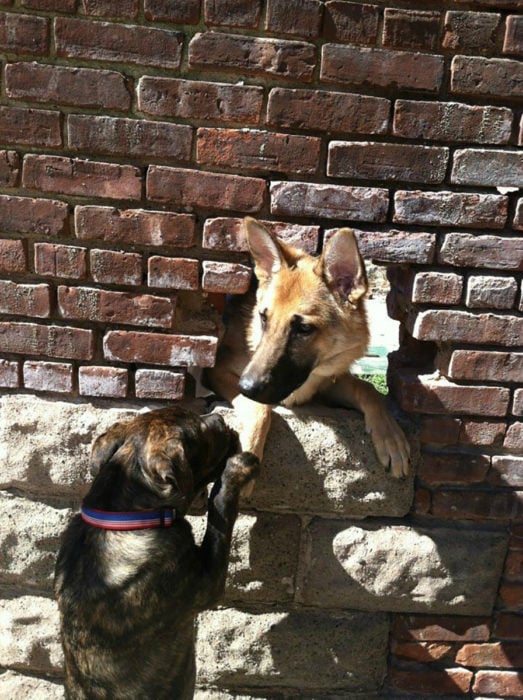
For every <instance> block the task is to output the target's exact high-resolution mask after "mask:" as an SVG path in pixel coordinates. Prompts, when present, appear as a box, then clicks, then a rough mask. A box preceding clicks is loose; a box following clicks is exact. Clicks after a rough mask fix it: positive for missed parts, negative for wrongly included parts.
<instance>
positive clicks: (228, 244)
mask: <svg viewBox="0 0 523 700" xmlns="http://www.w3.org/2000/svg"><path fill="white" fill-rule="evenodd" d="M262 223H263V225H264V226H265V227H266V228H268V230H269V231H270V232H271V233H272V234H273V235H274V236H277V237H278V238H280V239H281V240H282V241H284V242H285V243H288V244H289V245H291V246H294V247H296V248H300V249H302V250H305V251H306V252H307V253H310V254H314V253H316V252H317V250H318V241H319V235H320V228H319V226H306V225H301V224H286V223H283V222H279V221H262ZM202 246H203V248H207V249H211V250H224V251H239V252H247V251H248V250H249V246H248V244H247V239H246V237H245V232H244V225H243V219H233V218H227V217H220V218H216V219H207V220H206V222H205V224H204V226H203V242H202Z"/></svg>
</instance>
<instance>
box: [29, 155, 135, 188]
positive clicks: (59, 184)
mask: <svg viewBox="0 0 523 700" xmlns="http://www.w3.org/2000/svg"><path fill="white" fill-rule="evenodd" d="M22 183H23V186H24V187H28V188H30V189H35V190H40V191H41V192H57V193H59V194H70V195H79V196H84V197H110V198H112V199H140V198H141V190H142V181H141V173H140V170H139V169H138V168H135V167H133V166H131V165H115V164H114V163H99V162H95V161H90V160H80V159H78V158H66V157H63V156H46V155H27V156H25V158H24V169H23V175H22Z"/></svg>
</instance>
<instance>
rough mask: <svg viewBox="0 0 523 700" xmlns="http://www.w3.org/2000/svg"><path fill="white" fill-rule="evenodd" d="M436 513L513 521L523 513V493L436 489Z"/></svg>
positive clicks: (453, 517)
mask: <svg viewBox="0 0 523 700" xmlns="http://www.w3.org/2000/svg"><path fill="white" fill-rule="evenodd" d="M432 515H433V516H435V517H437V518H444V519H456V520H480V521H482V520H500V521H506V520H513V519H514V518H521V517H522V516H523V494H518V493H517V492H513V491H505V492H500V493H496V492H494V491H492V490H490V491H469V490H459V491H458V490H456V491H436V492H435V493H434V494H433V497H432ZM522 602H523V601H522Z"/></svg>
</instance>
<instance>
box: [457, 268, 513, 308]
mask: <svg viewBox="0 0 523 700" xmlns="http://www.w3.org/2000/svg"><path fill="white" fill-rule="evenodd" d="M517 291H518V285H517V282H516V280H515V278H514V277H491V276H488V275H481V276H476V275H471V276H470V277H469V279H468V284H467V298H466V302H465V303H466V305H467V306H468V307H470V308H483V309H510V308H512V306H513V305H514V302H515V301H516V294H517Z"/></svg>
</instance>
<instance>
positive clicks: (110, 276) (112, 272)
mask: <svg viewBox="0 0 523 700" xmlns="http://www.w3.org/2000/svg"><path fill="white" fill-rule="evenodd" d="M89 255H90V263H91V264H90V270H91V277H92V278H93V280H94V281H95V282H98V283H100V284H125V285H131V286H136V285H139V284H141V283H142V256H141V255H139V254H138V253H120V252H117V251H114V250H91V252H90V254H89Z"/></svg>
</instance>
